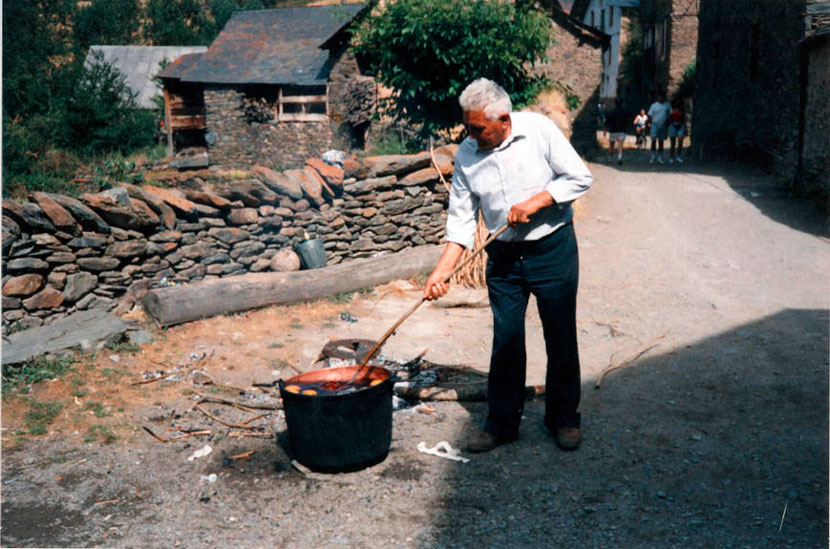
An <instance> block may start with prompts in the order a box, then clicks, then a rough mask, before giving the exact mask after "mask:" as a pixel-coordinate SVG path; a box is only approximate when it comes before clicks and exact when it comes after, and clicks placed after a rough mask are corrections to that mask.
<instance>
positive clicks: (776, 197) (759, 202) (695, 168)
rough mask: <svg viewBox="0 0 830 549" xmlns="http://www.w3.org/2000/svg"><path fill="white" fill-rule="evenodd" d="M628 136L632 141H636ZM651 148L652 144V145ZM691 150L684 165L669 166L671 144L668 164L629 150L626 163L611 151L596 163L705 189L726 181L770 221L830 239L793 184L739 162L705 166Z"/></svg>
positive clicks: (828, 228) (826, 223) (826, 224)
mask: <svg viewBox="0 0 830 549" xmlns="http://www.w3.org/2000/svg"><path fill="white" fill-rule="evenodd" d="M633 139H634V138H633V136H628V138H627V140H628V141H633ZM649 145H650V144H649ZM688 153H689V150H688V149H687V148H684V155H683V160H684V163H683V164H669V163H668V159H669V148H668V141H667V142H666V147H665V149H664V153H663V154H664V159H665V162H666V163H665V164H658V163H656V162H655V163H654V164H650V163H649V159H650V157H651V151H650V150H638V149H625V152H624V155H623V163H622V164H618V163H617V162H616V160H615V161H613V162H609V161H608V149H607V148H601V149H600V151H599V153H598V155H597V158H596V160H595V162H597V163H599V164H604V165H606V166H607V167H609V168H612V169H614V170H618V171H621V172H629V173H638V172H645V173H650V174H659V173H667V174H668V173H673V174H683V175H686V176H689V177H690V178H692V179H693V180H694V179H696V178H697V176H704V177H700V178H698V179H697V180H698V181H699V182H700V184H702V185H712V184H713V183H712V182H711V181H709V180H707V179H706V177H705V176H708V177H717V178H723V180H724V181H726V183H727V184H728V185H729V187H730V188H731V189H732V190H733V191H735V192H736V193H737V194H739V195H741V196H742V197H744V198H745V199H746V200H747V201H748V202H749V203H751V204H752V205H753V206H755V207H756V208H757V209H758V210H759V211H760V212H761V213H763V214H764V215H765V216H767V217H769V218H770V219H772V220H774V221H777V222H778V223H782V224H784V225H787V226H788V227H791V228H793V229H795V230H798V231H801V232H805V233H809V234H812V235H816V236H825V237H827V236H830V220H828V219H825V218H824V216H823V215H822V214H821V213H820V211H819V209H818V207H817V204H816V203H815V202H814V201H812V200H810V199H807V198H799V197H796V196H794V195H793V192H792V189H791V187H790V185H789V184H787V183H786V182H783V181H777V180H776V179H775V178H774V177H772V176H770V175H767V174H765V173H764V172H762V171H761V170H760V169H754V168H752V167H751V166H748V165H746V164H741V163H739V162H736V161H735V162H705V161H699V160H695V159H693V158H689V156H688Z"/></svg>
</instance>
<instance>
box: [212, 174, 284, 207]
mask: <svg viewBox="0 0 830 549" xmlns="http://www.w3.org/2000/svg"><path fill="white" fill-rule="evenodd" d="M225 189H227V190H228V191H229V192H230V193H231V195H232V196H240V197H242V196H246V195H247V196H253V197H255V198H257V199H258V200H260V201H261V202H266V203H268V204H275V203H277V202H279V200H280V197H279V195H278V194H277V193H275V192H274V191H272V190H271V189H270V188H268V187H267V186H266V185H265V184H264V183H262V182H261V181H260V180H258V179H242V180H238V181H231V182H229V183H227V184H226V186H225ZM231 200H236V198H231Z"/></svg>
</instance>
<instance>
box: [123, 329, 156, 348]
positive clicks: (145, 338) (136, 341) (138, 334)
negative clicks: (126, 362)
mask: <svg viewBox="0 0 830 549" xmlns="http://www.w3.org/2000/svg"><path fill="white" fill-rule="evenodd" d="M127 339H128V340H129V341H130V343H132V344H133V345H147V344H148V343H152V342H153V341H155V338H154V337H153V334H151V333H150V332H148V331H147V330H136V331H134V332H127Z"/></svg>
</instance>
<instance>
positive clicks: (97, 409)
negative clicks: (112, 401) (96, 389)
mask: <svg viewBox="0 0 830 549" xmlns="http://www.w3.org/2000/svg"><path fill="white" fill-rule="evenodd" d="M84 410H90V411H91V412H92V413H93V414H95V417H107V416H108V415H110V413H109V412H107V411H106V410H105V409H104V405H103V404H101V403H100V402H93V401H90V402H87V403H86V405H85V406H84Z"/></svg>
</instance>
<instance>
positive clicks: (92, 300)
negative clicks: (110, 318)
mask: <svg viewBox="0 0 830 549" xmlns="http://www.w3.org/2000/svg"><path fill="white" fill-rule="evenodd" d="M112 305H113V301H112V299H110V298H108V297H103V296H100V295H95V294H87V295H86V296H85V297H83V298H82V299H81V300H80V301H78V303H76V304H75V307H76V308H77V309H78V310H81V311H84V310H87V309H98V310H104V311H105V310H109V309H110V308H111V307H112Z"/></svg>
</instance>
